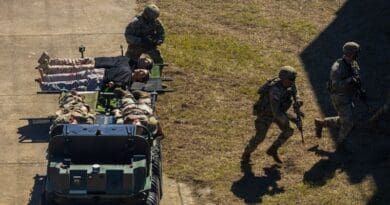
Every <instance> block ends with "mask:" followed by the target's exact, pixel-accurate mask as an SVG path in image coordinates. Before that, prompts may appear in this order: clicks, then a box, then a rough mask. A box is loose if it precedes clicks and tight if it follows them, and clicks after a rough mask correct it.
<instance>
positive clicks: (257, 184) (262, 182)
mask: <svg viewBox="0 0 390 205" xmlns="http://www.w3.org/2000/svg"><path fill="white" fill-rule="evenodd" d="M264 172H265V175H264V176H255V175H253V173H252V172H251V171H248V172H246V174H245V175H244V176H243V177H242V178H241V179H240V180H238V181H235V182H234V183H233V185H232V187H231V191H232V192H233V193H234V195H236V196H237V197H239V198H241V199H244V201H245V203H261V202H262V197H263V196H264V195H270V196H272V195H275V194H278V193H282V192H284V188H283V187H278V184H277V183H276V182H277V181H279V180H280V179H281V175H280V171H279V167H278V166H277V165H272V166H271V167H267V168H264Z"/></svg>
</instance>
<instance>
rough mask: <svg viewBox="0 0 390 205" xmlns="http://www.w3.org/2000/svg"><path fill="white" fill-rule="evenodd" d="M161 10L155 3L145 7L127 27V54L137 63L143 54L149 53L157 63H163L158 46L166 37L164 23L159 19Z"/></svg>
mask: <svg viewBox="0 0 390 205" xmlns="http://www.w3.org/2000/svg"><path fill="white" fill-rule="evenodd" d="M158 16H159V10H158V8H157V6H155V5H149V6H147V7H146V8H145V10H144V12H143V13H142V15H139V16H136V17H135V18H134V19H133V20H132V21H131V22H130V23H129V24H128V26H127V27H126V32H125V37H126V41H127V43H128V48H127V51H126V56H127V57H129V58H130V60H131V62H134V63H136V62H137V60H138V58H139V57H140V56H141V54H143V53H146V54H148V55H149V56H150V57H151V58H152V60H153V61H154V62H155V63H158V64H161V63H163V58H162V57H161V52H160V50H159V49H158V48H157V46H159V45H161V44H162V43H163V42H164V39H165V31H164V27H163V24H162V23H161V21H160V20H159V19H157V18H158Z"/></svg>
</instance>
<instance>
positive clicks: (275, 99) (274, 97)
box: [269, 87, 289, 125]
mask: <svg viewBox="0 0 390 205" xmlns="http://www.w3.org/2000/svg"><path fill="white" fill-rule="evenodd" d="M281 95H282V93H281V92H280V91H279V90H278V89H277V88H275V87H272V88H271V89H270V91H269V98H270V99H269V102H270V105H271V111H272V115H273V117H274V118H275V121H276V122H277V124H279V125H287V124H288V123H289V119H288V116H287V114H286V113H285V112H283V110H282V106H281V103H282V102H281V99H282V96H281Z"/></svg>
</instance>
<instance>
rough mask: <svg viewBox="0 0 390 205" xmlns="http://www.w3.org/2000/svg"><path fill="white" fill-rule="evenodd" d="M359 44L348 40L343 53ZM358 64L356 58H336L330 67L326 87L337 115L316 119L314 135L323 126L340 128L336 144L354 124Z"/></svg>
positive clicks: (318, 135) (357, 46)
mask: <svg viewBox="0 0 390 205" xmlns="http://www.w3.org/2000/svg"><path fill="white" fill-rule="evenodd" d="M346 46H351V47H352V48H356V51H355V50H352V51H350V50H345V47H346ZM358 49H360V48H359V45H358V44H356V43H354V42H348V43H346V44H345V45H344V47H343V51H344V53H348V52H350V53H351V52H357V51H358ZM359 70H360V68H359V65H358V63H357V61H356V60H353V61H351V62H347V60H345V59H344V58H342V59H338V60H337V61H336V62H335V63H334V64H333V65H332V68H331V71H330V81H329V84H328V87H329V88H328V89H329V92H330V97H331V101H332V104H333V107H334V108H335V110H336V111H337V114H338V115H337V116H334V117H327V118H325V119H323V120H320V119H316V120H315V125H316V135H317V137H321V131H322V128H323V127H334V128H340V130H339V133H338V138H337V142H338V144H340V143H342V142H344V140H345V138H346V137H347V136H348V134H349V132H350V131H351V130H352V128H353V126H354V116H353V98H354V96H355V94H356V92H357V88H356V86H355V82H354V76H359Z"/></svg>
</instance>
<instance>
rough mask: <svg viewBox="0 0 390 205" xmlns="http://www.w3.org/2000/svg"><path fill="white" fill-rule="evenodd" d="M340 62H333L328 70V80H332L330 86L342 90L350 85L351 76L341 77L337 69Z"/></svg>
mask: <svg viewBox="0 0 390 205" xmlns="http://www.w3.org/2000/svg"><path fill="white" fill-rule="evenodd" d="M339 67H340V64H339V63H338V62H336V63H335V64H333V66H332V69H331V72H330V80H331V82H332V87H333V88H334V89H336V90H344V89H346V88H347V87H348V86H350V85H351V82H352V77H349V78H346V79H341V75H340V70H339Z"/></svg>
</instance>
